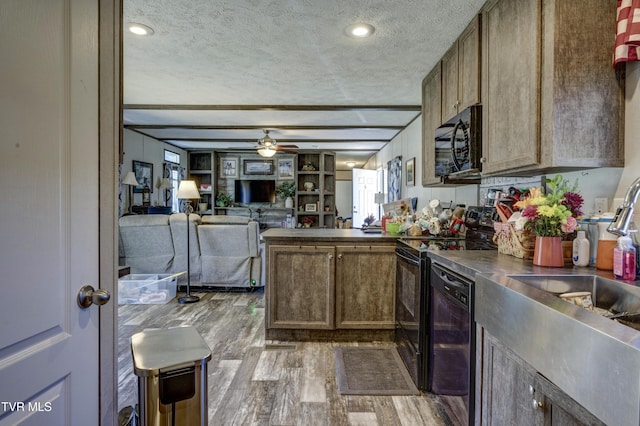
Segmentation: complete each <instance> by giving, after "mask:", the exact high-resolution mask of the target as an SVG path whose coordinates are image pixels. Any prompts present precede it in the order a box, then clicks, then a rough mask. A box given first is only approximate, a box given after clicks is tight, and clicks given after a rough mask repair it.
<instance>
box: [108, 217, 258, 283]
mask: <svg viewBox="0 0 640 426" xmlns="http://www.w3.org/2000/svg"><path fill="white" fill-rule="evenodd" d="M119 230H120V247H119V249H120V264H121V265H126V266H129V267H130V268H131V273H132V274H159V273H178V272H183V271H186V270H187V232H186V215H185V214H184V213H175V214H171V215H129V216H123V217H121V218H120V220H119ZM189 246H190V257H191V263H190V272H191V274H190V276H191V285H192V286H202V287H244V288H248V287H257V286H263V285H264V283H263V273H262V266H263V265H262V249H261V248H260V231H259V224H258V223H257V222H255V221H253V220H251V219H250V218H248V217H240V216H223V215H220V216H204V217H200V216H199V215H197V214H191V215H189Z"/></svg>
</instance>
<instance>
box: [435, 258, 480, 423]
mask: <svg viewBox="0 0 640 426" xmlns="http://www.w3.org/2000/svg"><path fill="white" fill-rule="evenodd" d="M430 278H431V279H430V293H431V294H430V297H429V312H430V314H431V321H430V324H429V337H430V339H429V361H428V362H429V370H428V371H429V385H430V386H429V387H430V389H431V391H432V392H433V393H435V394H439V395H456V396H461V397H462V398H463V400H464V405H465V409H466V410H467V415H468V418H469V424H473V413H474V407H473V404H474V401H473V400H474V398H473V397H471V395H473V392H470V390H471V391H472V390H473V389H474V384H475V380H474V375H475V328H474V327H473V305H472V300H473V294H472V291H473V281H471V280H470V279H468V278H466V277H463V276H462V275H460V274H457V273H455V272H453V271H450V270H448V269H446V268H444V267H442V266H441V265H439V264H436V263H432V264H431V277H430Z"/></svg>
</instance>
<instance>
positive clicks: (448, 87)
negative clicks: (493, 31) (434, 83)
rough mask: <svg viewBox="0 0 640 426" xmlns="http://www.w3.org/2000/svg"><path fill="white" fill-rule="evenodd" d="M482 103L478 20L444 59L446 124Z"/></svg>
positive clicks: (466, 30)
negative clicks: (468, 108)
mask: <svg viewBox="0 0 640 426" xmlns="http://www.w3.org/2000/svg"><path fill="white" fill-rule="evenodd" d="M479 102H480V16H477V17H476V18H475V19H474V20H473V21H471V23H470V24H469V25H468V26H467V28H466V29H465V30H464V31H463V32H462V34H461V35H460V37H458V40H456V42H455V43H454V44H453V46H451V48H450V49H449V50H448V51H447V53H445V54H444V56H443V57H442V122H445V121H447V120H449V119H450V118H452V117H453V116H455V115H456V114H458V113H459V112H461V111H462V110H463V109H465V108H467V107H469V106H471V105H475V104H477V103H479ZM442 122H441V123H442ZM441 123H438V125H440V124H441Z"/></svg>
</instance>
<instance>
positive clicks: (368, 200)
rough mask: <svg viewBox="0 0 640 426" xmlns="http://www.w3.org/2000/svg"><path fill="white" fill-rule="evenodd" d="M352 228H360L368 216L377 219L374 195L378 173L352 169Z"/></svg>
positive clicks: (376, 190) (376, 189)
mask: <svg viewBox="0 0 640 426" xmlns="http://www.w3.org/2000/svg"><path fill="white" fill-rule="evenodd" d="M352 179H353V226H354V228H360V227H361V226H362V225H363V224H364V219H365V218H366V217H367V216H369V215H374V216H375V217H376V218H377V217H378V205H377V204H376V203H375V194H376V192H378V172H377V171H375V170H367V169H353V170H352Z"/></svg>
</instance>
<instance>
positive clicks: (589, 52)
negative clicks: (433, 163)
mask: <svg viewBox="0 0 640 426" xmlns="http://www.w3.org/2000/svg"><path fill="white" fill-rule="evenodd" d="M615 19H616V1H615V0H584V1H579V2H578V1H574V0H544V1H543V0H489V2H487V4H485V6H484V8H483V10H482V36H481V40H482V60H481V62H482V73H481V74H482V77H481V81H482V84H481V92H482V105H483V110H482V116H483V120H482V124H483V134H482V140H483V146H482V150H483V159H482V160H483V166H482V172H483V175H485V176H487V175H514V176H515V175H534V174H540V173H550V172H554V171H563V170H578V169H585V168H592V167H620V166H623V165H624V152H623V149H624V143H623V136H624V135H623V133H624V132H623V129H624V125H623V124H624V123H623V120H624V87H622V83H621V82H618V81H617V80H616V77H615V73H614V71H613V69H612V66H611V52H612V51H613V43H614V39H615V37H614V35H613V33H612V31H613V30H612V29H611V25H612V24H611V23H612V22H615Z"/></svg>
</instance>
